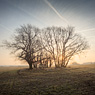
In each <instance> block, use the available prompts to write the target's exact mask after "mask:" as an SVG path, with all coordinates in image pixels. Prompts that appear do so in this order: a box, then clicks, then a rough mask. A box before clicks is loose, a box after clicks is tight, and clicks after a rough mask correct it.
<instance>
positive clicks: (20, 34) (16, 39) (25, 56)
mask: <svg viewBox="0 0 95 95" xmlns="http://www.w3.org/2000/svg"><path fill="white" fill-rule="evenodd" d="M38 35H39V29H38V28H36V27H33V26H31V25H29V24H28V25H23V26H21V27H20V28H18V29H16V33H15V35H14V36H13V40H12V41H11V42H8V41H5V42H4V45H5V46H6V47H8V48H9V49H11V48H12V49H13V51H12V53H16V55H17V57H18V58H19V59H21V60H25V61H26V62H27V63H28V64H29V68H30V69H32V68H33V67H32V66H33V64H34V63H35V62H37V61H36V60H35V58H36V57H37V52H38V51H40V50H41V44H40V40H39V37H38Z"/></svg>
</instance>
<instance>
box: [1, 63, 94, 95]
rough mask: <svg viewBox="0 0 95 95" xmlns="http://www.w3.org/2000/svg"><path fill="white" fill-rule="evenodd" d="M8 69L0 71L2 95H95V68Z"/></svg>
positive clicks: (86, 66)
mask: <svg viewBox="0 0 95 95" xmlns="http://www.w3.org/2000/svg"><path fill="white" fill-rule="evenodd" d="M5 68H6V69H4V67H3V69H2V70H0V72H1V73H0V95H95V65H85V66H84V65H79V66H73V67H68V68H57V69H54V68H52V69H44V70H42V69H37V70H36V69H34V70H28V69H23V68H24V67H13V68H12V67H11V68H10V67H5ZM0 69H1V67H0Z"/></svg>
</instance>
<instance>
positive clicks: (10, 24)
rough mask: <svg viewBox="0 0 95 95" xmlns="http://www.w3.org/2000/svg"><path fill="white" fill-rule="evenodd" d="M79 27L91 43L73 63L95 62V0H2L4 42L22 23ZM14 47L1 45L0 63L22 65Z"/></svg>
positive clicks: (0, 35)
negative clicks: (9, 48) (7, 47)
mask: <svg viewBox="0 0 95 95" xmlns="http://www.w3.org/2000/svg"><path fill="white" fill-rule="evenodd" d="M23 24H31V25H34V26H37V27H39V28H44V27H47V26H62V27H67V26H68V25H69V26H73V27H75V32H77V33H79V34H81V35H82V36H83V37H85V38H86V39H87V41H88V43H89V45H90V49H88V50H87V51H86V52H85V53H84V54H80V55H78V56H75V57H74V58H72V62H73V61H74V62H75V61H76V62H78V63H84V62H95V58H94V57H95V48H94V47H95V0H0V45H2V41H3V40H11V35H13V34H14V32H15V29H16V28H19V27H20V25H23ZM22 63H24V62H20V61H17V59H16V58H15V57H14V55H10V50H7V49H5V48H0V65H20V64H22Z"/></svg>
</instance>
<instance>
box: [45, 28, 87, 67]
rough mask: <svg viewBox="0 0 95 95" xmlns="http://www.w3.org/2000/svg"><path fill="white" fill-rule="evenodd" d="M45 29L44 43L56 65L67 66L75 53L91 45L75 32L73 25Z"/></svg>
mask: <svg viewBox="0 0 95 95" xmlns="http://www.w3.org/2000/svg"><path fill="white" fill-rule="evenodd" d="M43 31H44V32H43V34H44V36H43V37H44V38H43V43H44V44H43V45H44V47H45V50H46V51H47V52H49V53H50V54H51V55H52V57H53V60H54V62H55V66H56V67H59V66H61V67H66V66H67V64H68V62H69V61H70V59H71V58H72V57H73V56H74V55H75V54H79V53H81V52H83V51H84V50H85V49H87V48H88V47H89V46H88V43H87V41H86V40H85V39H84V38H83V37H81V36H80V35H79V34H77V33H75V32H74V28H73V27H67V28H63V27H48V28H45V29H44V30H43ZM60 56H61V60H60Z"/></svg>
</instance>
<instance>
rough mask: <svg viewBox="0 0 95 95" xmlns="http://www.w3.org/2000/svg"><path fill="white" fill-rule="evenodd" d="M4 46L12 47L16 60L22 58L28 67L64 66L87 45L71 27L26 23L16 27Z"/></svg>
mask: <svg viewBox="0 0 95 95" xmlns="http://www.w3.org/2000/svg"><path fill="white" fill-rule="evenodd" d="M4 46H6V47H8V48H9V49H12V53H15V54H16V56H17V57H18V58H19V59H20V60H25V61H26V62H27V63H28V64H29V68H30V69H32V68H46V67H51V66H55V67H66V66H67V65H68V63H69V61H70V59H71V58H72V57H73V56H74V55H76V54H79V53H81V52H83V51H84V50H86V49H87V48H88V47H89V46H88V44H87V41H86V40H85V39H84V38H83V37H81V36H80V35H79V34H77V33H75V31H74V28H73V27H70V26H68V27H67V28H64V27H47V28H43V29H39V28H37V27H34V26H32V25H30V24H28V25H23V26H21V27H20V28H18V29H16V33H15V34H14V36H13V40H12V41H11V42H8V41H4Z"/></svg>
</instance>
